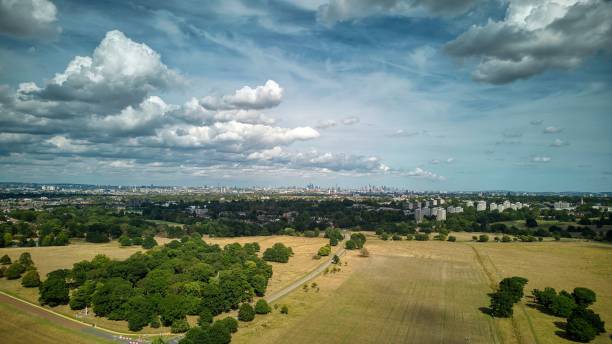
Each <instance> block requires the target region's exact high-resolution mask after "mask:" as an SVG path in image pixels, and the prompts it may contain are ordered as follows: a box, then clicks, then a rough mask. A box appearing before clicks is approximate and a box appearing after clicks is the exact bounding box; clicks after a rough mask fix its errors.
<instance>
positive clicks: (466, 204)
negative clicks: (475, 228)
mask: <svg viewBox="0 0 612 344" xmlns="http://www.w3.org/2000/svg"><path fill="white" fill-rule="evenodd" d="M465 206H466V207H473V206H474V201H465Z"/></svg>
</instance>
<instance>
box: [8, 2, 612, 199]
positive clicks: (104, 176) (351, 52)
mask: <svg viewBox="0 0 612 344" xmlns="http://www.w3.org/2000/svg"><path fill="white" fill-rule="evenodd" d="M610 18H612V1H604V0H532V1H528V0H492V1H485V0H455V1H445V0H294V1H289V0H243V1H241V0H211V1H144V0H143V1H137V0H131V1H130V0H117V1H69V0H0V181H12V182H41V183H52V182H58V183H59V182H62V183H66V182H67V183H93V184H114V185H148V184H156V185H186V186H196V185H228V186H229V185H237V186H288V185H296V186H303V185H306V184H310V183H313V184H316V185H321V186H341V187H358V186H363V185H388V186H394V187H399V188H403V189H409V190H446V191H455V190H465V191H475V190H516V191H611V190H612V187H611V186H612V136H611V135H610V131H611V129H612V59H611V57H612V56H611V54H610V53H611V50H612V20H610Z"/></svg>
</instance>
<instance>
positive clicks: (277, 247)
mask: <svg viewBox="0 0 612 344" xmlns="http://www.w3.org/2000/svg"><path fill="white" fill-rule="evenodd" d="M291 256H293V250H291V247H287V246H285V245H283V244H282V243H279V242H278V243H276V244H274V245H273V246H272V247H270V248H268V249H267V250H266V251H265V252H264V254H263V259H264V260H265V261H268V262H278V263H287V262H288V261H289V257H291Z"/></svg>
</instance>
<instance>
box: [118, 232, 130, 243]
mask: <svg viewBox="0 0 612 344" xmlns="http://www.w3.org/2000/svg"><path fill="white" fill-rule="evenodd" d="M119 245H121V246H132V239H130V237H129V236H127V234H123V235H122V236H121V237H119Z"/></svg>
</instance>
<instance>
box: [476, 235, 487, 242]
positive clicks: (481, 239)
mask: <svg viewBox="0 0 612 344" xmlns="http://www.w3.org/2000/svg"><path fill="white" fill-rule="evenodd" d="M487 241H489V236H488V235H486V234H481V235H480V236H479V237H478V242H487Z"/></svg>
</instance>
